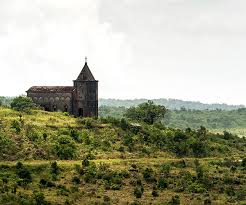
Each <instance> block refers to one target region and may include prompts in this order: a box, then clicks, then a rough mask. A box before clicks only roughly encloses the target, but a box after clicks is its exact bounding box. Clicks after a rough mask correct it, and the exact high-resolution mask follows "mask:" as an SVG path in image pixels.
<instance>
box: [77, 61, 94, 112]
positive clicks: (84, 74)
mask: <svg viewBox="0 0 246 205" xmlns="http://www.w3.org/2000/svg"><path fill="white" fill-rule="evenodd" d="M73 82H74V90H73V113H74V115H75V116H77V117H98V81H97V80H95V78H94V76H93V74H92V73H91V71H90V69H89V66H88V64H87V58H85V65H84V67H83V69H82V71H81V72H80V74H79V76H78V78H77V79H76V80H74V81H73Z"/></svg>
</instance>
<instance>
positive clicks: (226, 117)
mask: <svg viewBox="0 0 246 205" xmlns="http://www.w3.org/2000/svg"><path fill="white" fill-rule="evenodd" d="M126 110H127V109H126V108H125V107H110V106H101V107H99V115H100V116H101V117H107V116H111V117H114V118H122V117H124V114H125V112H126ZM163 122H164V124H165V125H166V126H169V127H174V128H180V129H185V128H187V127H191V128H193V129H198V128H199V127H200V126H205V127H206V128H208V129H231V128H246V109H245V108H239V109H237V110H187V109H184V108H182V109H181V110H168V111H167V113H166V114H165V117H164V118H163Z"/></svg>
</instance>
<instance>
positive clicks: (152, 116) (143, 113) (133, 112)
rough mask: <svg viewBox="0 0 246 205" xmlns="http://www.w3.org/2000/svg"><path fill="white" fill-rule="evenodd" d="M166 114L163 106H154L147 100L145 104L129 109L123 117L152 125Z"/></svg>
mask: <svg viewBox="0 0 246 205" xmlns="http://www.w3.org/2000/svg"><path fill="white" fill-rule="evenodd" d="M166 112H167V109H166V108H165V107H164V106H161V105H155V104H154V102H153V101H151V100H149V101H148V102H146V103H142V104H139V105H138V106H137V107H130V108H129V109H128V110H127V111H126V113H125V116H126V117H127V118H129V119H132V120H137V121H143V122H145V123H147V124H154V122H156V121H159V120H161V119H162V118H164V116H165V114H166Z"/></svg>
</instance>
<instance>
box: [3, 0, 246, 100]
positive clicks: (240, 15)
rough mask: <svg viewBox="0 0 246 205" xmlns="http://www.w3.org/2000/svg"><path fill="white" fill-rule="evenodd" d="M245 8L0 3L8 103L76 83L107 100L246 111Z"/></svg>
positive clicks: (202, 3)
mask: <svg viewBox="0 0 246 205" xmlns="http://www.w3.org/2000/svg"><path fill="white" fill-rule="evenodd" d="M245 19H246V1H245V0H233V1H232V0H154V1H152V0H83V1H81V0H69V1H68V0H22V1H20V0H1V1H0V96H16V95H20V94H25V91H26V90H27V89H28V88H29V87H31V86H33V85H44V86H49V85H59V86H62V85H68V86H69V85H72V80H75V79H76V78H77V76H78V74H79V73H80V71H81V69H82V67H83V65H84V61H85V60H84V58H85V56H87V57H88V64H89V67H90V69H91V71H92V73H93V74H94V76H95V78H96V79H97V80H99V97H101V98H117V99H135V98H147V99H154V98H175V99H182V100H194V101H201V102H204V103H228V104H244V105H246V95H245V90H246V81H245V78H246V21H245Z"/></svg>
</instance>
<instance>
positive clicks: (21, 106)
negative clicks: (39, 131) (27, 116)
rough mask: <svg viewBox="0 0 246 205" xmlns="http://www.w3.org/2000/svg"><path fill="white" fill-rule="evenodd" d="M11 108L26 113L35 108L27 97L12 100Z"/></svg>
mask: <svg viewBox="0 0 246 205" xmlns="http://www.w3.org/2000/svg"><path fill="white" fill-rule="evenodd" d="M11 108H12V109H15V110H17V111H28V110H30V109H32V108H35V103H34V102H33V101H32V99H31V98H29V97H25V96H19V97H16V98H14V99H13V101H12V103H11Z"/></svg>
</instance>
